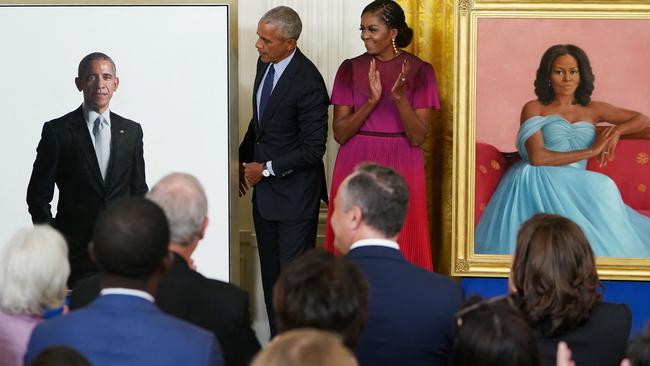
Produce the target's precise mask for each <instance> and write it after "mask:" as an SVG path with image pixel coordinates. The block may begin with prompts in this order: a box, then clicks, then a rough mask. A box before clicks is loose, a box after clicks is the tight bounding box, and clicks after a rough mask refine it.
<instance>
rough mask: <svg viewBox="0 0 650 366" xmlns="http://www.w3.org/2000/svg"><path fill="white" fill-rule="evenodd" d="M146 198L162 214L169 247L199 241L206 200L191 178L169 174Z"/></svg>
mask: <svg viewBox="0 0 650 366" xmlns="http://www.w3.org/2000/svg"><path fill="white" fill-rule="evenodd" d="M147 198H148V199H150V200H152V201H153V202H155V203H157V204H158V206H160V207H161V208H162V209H163V211H164V212H165V216H167V221H168V223H169V231H170V241H171V243H173V244H176V245H179V246H182V247H189V246H192V245H195V244H196V243H198V241H199V240H200V239H202V238H203V235H204V233H205V228H206V226H207V224H208V218H207V216H208V200H207V198H206V196H205V191H204V190H203V186H201V183H199V181H198V180H197V179H196V178H195V177H194V176H192V175H190V174H185V173H172V174H169V175H167V176H165V177H163V178H162V179H161V180H159V181H158V183H156V185H155V186H154V187H153V188H152V189H151V190H150V191H149V193H147Z"/></svg>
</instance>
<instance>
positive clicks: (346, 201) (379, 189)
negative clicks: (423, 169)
mask: <svg viewBox="0 0 650 366" xmlns="http://www.w3.org/2000/svg"><path fill="white" fill-rule="evenodd" d="M342 189H343V192H342V193H343V197H342V198H343V207H342V208H343V211H344V212H347V211H349V210H350V209H351V208H352V207H354V206H358V207H359V208H360V209H361V212H362V214H363V221H364V223H365V224H366V225H368V226H370V227H372V228H374V229H375V230H377V231H379V232H380V233H382V234H384V235H385V237H386V238H391V237H394V236H395V235H397V234H399V232H400V230H402V225H403V224H404V220H405V219H406V211H407V209H408V202H409V191H408V187H407V186H406V182H405V181H404V178H402V176H401V175H399V173H397V172H396V171H395V170H393V169H391V168H389V167H386V166H383V165H379V164H374V163H362V164H359V165H358V166H357V167H356V168H355V170H354V173H352V174H351V175H350V176H349V177H348V178H347V179H346V180H345V181H344V185H343V187H342Z"/></svg>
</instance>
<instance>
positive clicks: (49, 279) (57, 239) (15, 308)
mask: <svg viewBox="0 0 650 366" xmlns="http://www.w3.org/2000/svg"><path fill="white" fill-rule="evenodd" d="M69 274H70V264H69V262H68V246H67V245H66V242H65V239H64V238H63V236H61V234H59V233H58V232H57V231H56V230H54V229H53V228H52V227H50V226H47V225H36V226H34V227H31V228H25V229H21V230H19V231H18V232H16V234H14V236H13V237H12V238H11V239H10V240H9V242H7V243H6V244H5V245H4V246H3V247H2V248H1V249H0V310H2V312H4V313H6V314H9V315H17V314H23V315H41V314H42V313H43V310H44V309H45V308H56V307H59V306H61V305H63V300H64V299H65V293H66V281H67V279H68V275H69Z"/></svg>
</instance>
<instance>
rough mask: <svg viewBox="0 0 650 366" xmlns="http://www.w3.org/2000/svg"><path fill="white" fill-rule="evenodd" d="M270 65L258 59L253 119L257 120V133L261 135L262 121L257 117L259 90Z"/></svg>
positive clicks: (254, 86) (254, 87) (254, 85)
mask: <svg viewBox="0 0 650 366" xmlns="http://www.w3.org/2000/svg"><path fill="white" fill-rule="evenodd" d="M268 65H269V64H265V63H263V62H262V61H260V60H258V61H257V73H256V74H255V83H254V84H253V121H254V122H255V134H256V135H259V133H260V128H259V127H260V121H259V118H257V91H258V90H259V87H260V84H261V83H262V78H263V77H264V73H265V72H266V68H267V67H268Z"/></svg>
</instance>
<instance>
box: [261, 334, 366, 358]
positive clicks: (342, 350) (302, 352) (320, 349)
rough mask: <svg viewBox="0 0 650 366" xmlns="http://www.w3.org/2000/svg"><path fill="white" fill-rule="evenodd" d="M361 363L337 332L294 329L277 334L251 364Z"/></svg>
mask: <svg viewBox="0 0 650 366" xmlns="http://www.w3.org/2000/svg"><path fill="white" fill-rule="evenodd" d="M307 365H308V366H332V365H336V366H358V365H359V364H358V363H357V360H356V359H355V358H354V355H352V352H350V350H348V349H347V348H346V347H345V346H344V345H343V342H342V340H341V338H340V337H339V336H337V335H335V334H333V333H330V332H326V331H322V330H317V329H310V328H302V329H294V330H290V331H287V332H284V333H282V334H280V335H278V336H276V337H275V338H274V339H273V341H272V342H271V343H269V345H268V347H266V348H265V349H264V350H262V351H261V352H260V353H259V354H258V355H257V357H255V359H253V363H252V364H251V366H307Z"/></svg>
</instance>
